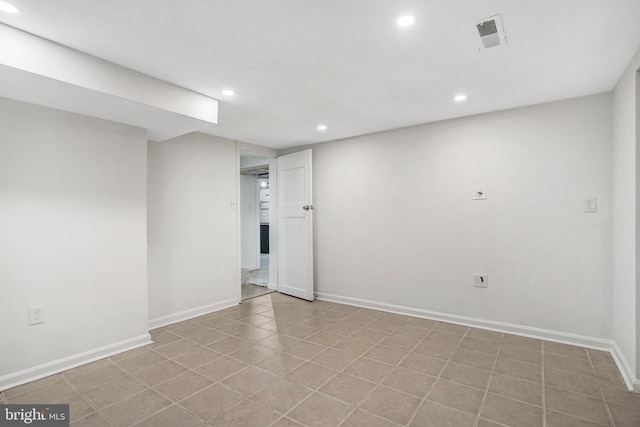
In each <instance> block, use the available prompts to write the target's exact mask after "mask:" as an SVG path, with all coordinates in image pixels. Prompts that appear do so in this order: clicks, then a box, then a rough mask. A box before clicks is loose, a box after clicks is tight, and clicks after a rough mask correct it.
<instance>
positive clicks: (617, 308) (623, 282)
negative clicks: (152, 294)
mask: <svg viewBox="0 0 640 427" xmlns="http://www.w3.org/2000/svg"><path fill="white" fill-rule="evenodd" d="M639 67H640V50H639V51H638V52H637V53H636V55H635V56H634V57H633V58H632V60H631V62H630V63H629V66H628V67H627V69H626V70H625V71H624V73H623V74H622V76H621V78H620V81H619V82H618V84H617V85H616V88H615V90H614V91H613V212H614V216H613V255H614V257H613V337H614V340H615V342H616V344H617V345H618V347H619V348H620V351H621V353H622V354H623V355H624V358H625V359H626V361H627V363H628V365H629V369H630V370H631V371H632V372H633V374H634V375H635V376H636V378H637V373H638V372H639V371H638V369H639V368H638V366H637V363H639V362H640V360H638V358H637V351H638V350H637V348H636V346H637V342H638V341H637V340H638V338H637V333H638V332H640V331H639V330H638V325H637V321H638V317H637V316H638V313H637V312H636V310H637V307H636V298H637V297H638V290H637V289H638V282H637V280H638V274H637V262H638V261H637V258H636V257H637V256H638V253H637V244H636V242H637V240H638V236H637V233H638V228H637V224H636V221H637V220H636V217H637V214H638V209H637V192H638V184H637V181H636V179H637V168H638V161H637V155H638V152H637V148H636V147H637V141H636V120H637V119H636V88H635V85H636V70H637V69H638V68H639Z"/></svg>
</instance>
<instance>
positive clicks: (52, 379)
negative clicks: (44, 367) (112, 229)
mask: <svg viewBox="0 0 640 427" xmlns="http://www.w3.org/2000/svg"><path fill="white" fill-rule="evenodd" d="M107 363H108V364H111V363H110V362H108V361H107ZM67 372H70V371H67ZM65 374H66V373H65ZM63 379H65V375H63V374H56V375H51V376H48V377H45V378H42V379H39V380H36V381H31V382H28V383H26V384H22V385H19V386H17V387H13V388H10V389H8V390H5V391H3V392H2V395H3V396H4V397H5V398H6V399H8V398H11V397H15V396H18V395H21V394H24V393H27V392H30V391H33V390H35V389H37V388H40V387H42V386H44V385H47V384H51V383H56V382H58V381H61V380H63Z"/></svg>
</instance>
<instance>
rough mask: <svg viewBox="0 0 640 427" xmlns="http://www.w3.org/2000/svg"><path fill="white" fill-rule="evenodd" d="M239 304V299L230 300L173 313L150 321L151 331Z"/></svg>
mask: <svg viewBox="0 0 640 427" xmlns="http://www.w3.org/2000/svg"><path fill="white" fill-rule="evenodd" d="M238 304H240V299H239V298H230V299H226V300H224V301H220V302H217V303H215V304H209V305H203V306H202V307H196V308H192V309H189V310H183V311H179V312H177V313H172V314H169V315H167V316H161V317H156V318H154V319H149V330H152V329H156V328H160V327H162V326H167V325H171V324H173V323H178V322H182V321H184V320H189V319H193V318H194V317H198V316H204V315H205V314H209V313H213V312H214V311H218V310H222V309H225V308H229V307H233V306H234V305H238Z"/></svg>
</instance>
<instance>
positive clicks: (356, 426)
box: [341, 409, 398, 427]
mask: <svg viewBox="0 0 640 427" xmlns="http://www.w3.org/2000/svg"><path fill="white" fill-rule="evenodd" d="M397 425H398V424H396V423H393V422H391V421H389V420H386V419H384V418H382V417H379V416H377V415H374V414H371V413H369V412H365V411H362V410H360V409H358V410H356V411H354V412H353V413H352V414H351V415H349V417H348V418H347V419H346V420H345V422H344V423H342V424H341V427H363V426H366V427H394V426H397Z"/></svg>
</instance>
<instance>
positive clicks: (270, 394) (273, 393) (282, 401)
mask: <svg viewBox="0 0 640 427" xmlns="http://www.w3.org/2000/svg"><path fill="white" fill-rule="evenodd" d="M310 393H311V391H310V390H308V389H307V388H305V387H302V386H301V385H299V384H296V383H294V382H292V381H288V380H285V379H283V378H277V379H276V380H275V381H273V382H272V383H270V384H269V385H268V386H266V387H264V388H263V389H262V390H260V391H258V392H256V393H255V394H253V395H251V400H254V401H256V402H258V403H260V404H262V405H264V406H267V407H269V408H273V409H275V410H276V411H280V412H282V413H285V412H287V411H288V410H289V409H291V408H293V407H294V406H295V405H297V404H298V402H300V401H301V400H302V399H304V398H305V397H307V396H308V395H309V394H310Z"/></svg>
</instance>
